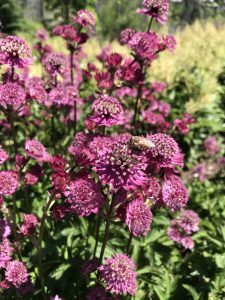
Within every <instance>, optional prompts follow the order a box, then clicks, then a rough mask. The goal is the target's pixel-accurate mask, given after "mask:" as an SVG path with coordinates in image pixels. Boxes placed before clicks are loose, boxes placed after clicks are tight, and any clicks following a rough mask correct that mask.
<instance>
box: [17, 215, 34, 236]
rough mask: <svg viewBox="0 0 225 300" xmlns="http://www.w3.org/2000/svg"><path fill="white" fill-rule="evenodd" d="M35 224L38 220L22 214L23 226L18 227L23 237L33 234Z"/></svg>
mask: <svg viewBox="0 0 225 300" xmlns="http://www.w3.org/2000/svg"><path fill="white" fill-rule="evenodd" d="M37 224H38V219H37V217H36V216H35V215H33V214H24V215H23V224H22V225H21V226H20V232H21V233H22V234H23V235H25V236H27V235H30V234H33V233H34V231H35V228H36V226H37Z"/></svg>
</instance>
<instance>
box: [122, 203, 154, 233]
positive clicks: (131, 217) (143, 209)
mask: <svg viewBox="0 0 225 300" xmlns="http://www.w3.org/2000/svg"><path fill="white" fill-rule="evenodd" d="M151 222H152V213H151V210H150V208H149V206H148V205H147V204H146V203H145V202H144V201H142V200H139V199H138V200H133V201H132V202H130V203H129V204H128V206H127V209H126V224H127V226H128V228H129V230H130V232H131V233H132V234H133V235H134V236H137V237H140V236H143V235H146V234H147V232H148V231H149V230H150V224H151Z"/></svg>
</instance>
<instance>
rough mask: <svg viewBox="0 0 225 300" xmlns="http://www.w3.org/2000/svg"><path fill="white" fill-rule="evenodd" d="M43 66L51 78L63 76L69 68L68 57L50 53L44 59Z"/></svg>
mask: <svg viewBox="0 0 225 300" xmlns="http://www.w3.org/2000/svg"><path fill="white" fill-rule="evenodd" d="M43 64H44V68H45V70H46V72H47V73H48V74H49V75H50V76H56V75H58V74H60V75H62V74H63V73H64V71H65V69H66V66H67V60H66V56H65V55H64V54H62V53H50V54H48V55H47V56H46V57H45V58H44V61H43Z"/></svg>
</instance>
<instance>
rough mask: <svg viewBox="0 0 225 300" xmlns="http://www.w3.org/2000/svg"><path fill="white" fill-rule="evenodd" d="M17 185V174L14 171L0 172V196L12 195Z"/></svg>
mask: <svg viewBox="0 0 225 300" xmlns="http://www.w3.org/2000/svg"><path fill="white" fill-rule="evenodd" d="M18 184H19V177H18V173H17V172H15V171H0V195H5V196H8V195H12V194H14V193H15V192H16V189H17V187H18Z"/></svg>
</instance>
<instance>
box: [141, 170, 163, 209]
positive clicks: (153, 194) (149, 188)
mask: <svg viewBox="0 0 225 300" xmlns="http://www.w3.org/2000/svg"><path fill="white" fill-rule="evenodd" d="M144 192H145V195H146V197H147V198H148V199H150V200H151V201H152V202H153V203H154V204H155V203H157V202H158V201H159V200H160V198H161V197H160V193H161V184H160V181H159V179H158V178H157V177H153V176H150V177H149V178H148V181H147V183H146V185H145V186H144Z"/></svg>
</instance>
